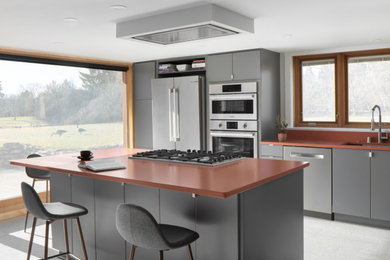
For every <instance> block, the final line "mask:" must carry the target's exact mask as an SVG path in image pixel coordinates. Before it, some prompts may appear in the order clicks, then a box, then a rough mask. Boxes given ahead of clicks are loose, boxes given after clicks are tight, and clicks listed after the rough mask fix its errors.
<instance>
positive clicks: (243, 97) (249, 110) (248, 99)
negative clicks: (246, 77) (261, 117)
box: [209, 82, 257, 120]
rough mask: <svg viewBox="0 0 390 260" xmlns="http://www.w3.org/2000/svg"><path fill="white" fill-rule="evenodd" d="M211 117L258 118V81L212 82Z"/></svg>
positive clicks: (213, 118)
mask: <svg viewBox="0 0 390 260" xmlns="http://www.w3.org/2000/svg"><path fill="white" fill-rule="evenodd" d="M209 94H210V95H209V102H210V103H209V111H210V119H211V120H215V119H227V120H229V119H237V120H257V84H256V82H245V83H229V84H210V91H209Z"/></svg>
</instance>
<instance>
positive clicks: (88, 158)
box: [77, 156, 93, 161]
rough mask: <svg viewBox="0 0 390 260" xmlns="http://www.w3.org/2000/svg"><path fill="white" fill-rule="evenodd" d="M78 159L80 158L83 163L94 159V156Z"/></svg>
mask: <svg viewBox="0 0 390 260" xmlns="http://www.w3.org/2000/svg"><path fill="white" fill-rule="evenodd" d="M77 158H79V159H80V160H82V161H89V160H91V159H92V158H93V156H90V157H81V156H77Z"/></svg>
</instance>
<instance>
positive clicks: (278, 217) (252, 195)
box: [240, 170, 303, 260]
mask: <svg viewBox="0 0 390 260" xmlns="http://www.w3.org/2000/svg"><path fill="white" fill-rule="evenodd" d="M240 206H241V209H240V212H241V217H240V221H241V224H240V226H241V248H242V250H241V259H242V260H252V259H267V260H280V259H289V260H302V259H303V171H302V170H299V171H297V172H295V173H293V174H290V175H287V176H285V177H283V178H280V179H278V180H275V181H272V182H269V183H266V184H264V185H261V186H259V187H256V188H254V189H251V190H248V191H246V192H244V193H242V194H241V195H240Z"/></svg>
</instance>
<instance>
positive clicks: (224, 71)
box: [206, 53, 233, 82]
mask: <svg viewBox="0 0 390 260" xmlns="http://www.w3.org/2000/svg"><path fill="white" fill-rule="evenodd" d="M206 62H207V66H206V68H207V71H206V73H207V80H208V81H210V82H212V81H227V80H232V78H231V77H232V73H233V64H232V63H233V56H232V54H231V53H226V54H216V55H209V56H207V58H206Z"/></svg>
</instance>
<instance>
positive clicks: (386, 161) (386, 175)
mask: <svg viewBox="0 0 390 260" xmlns="http://www.w3.org/2000/svg"><path fill="white" fill-rule="evenodd" d="M389 198H390V152H388V151H372V158H371V218H373V219H379V220H387V221H390V202H389Z"/></svg>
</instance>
